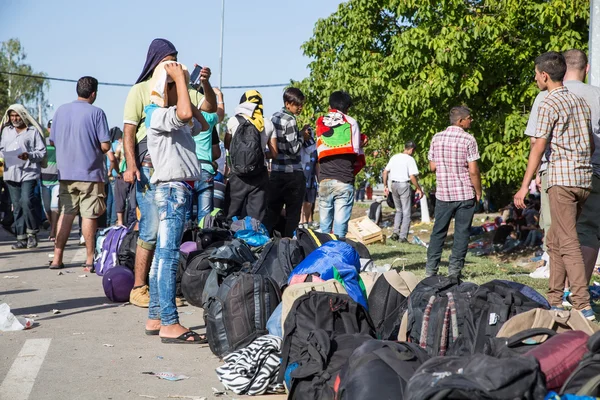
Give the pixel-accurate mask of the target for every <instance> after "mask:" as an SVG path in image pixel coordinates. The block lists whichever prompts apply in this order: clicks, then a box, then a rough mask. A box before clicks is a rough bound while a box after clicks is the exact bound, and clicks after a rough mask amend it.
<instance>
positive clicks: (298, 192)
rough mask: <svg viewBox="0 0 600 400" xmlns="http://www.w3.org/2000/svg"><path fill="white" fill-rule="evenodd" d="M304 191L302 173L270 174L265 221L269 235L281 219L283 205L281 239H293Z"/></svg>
mask: <svg viewBox="0 0 600 400" xmlns="http://www.w3.org/2000/svg"><path fill="white" fill-rule="evenodd" d="M305 191H306V178H305V177H304V172H302V171H294V172H292V173H289V172H271V176H270V177H269V191H268V202H267V219H266V222H265V227H266V228H267V230H268V231H269V234H272V233H273V228H274V227H275V226H276V225H277V222H278V221H279V218H280V217H281V210H282V209H283V206H284V205H285V228H284V231H283V232H280V233H281V236H283V237H289V238H291V237H293V236H294V231H295V230H296V228H297V227H298V222H300V214H301V213H302V202H303V201H304V192H305Z"/></svg>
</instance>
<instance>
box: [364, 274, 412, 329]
mask: <svg viewBox="0 0 600 400" xmlns="http://www.w3.org/2000/svg"><path fill="white" fill-rule="evenodd" d="M368 304H369V314H370V315H371V318H372V319H373V324H374V325H375V332H376V334H377V338H378V339H382V340H396V339H397V338H398V331H399V330H400V320H401V319H402V316H403V315H404V313H405V312H406V309H407V307H408V298H407V297H405V296H404V295H403V294H402V293H400V292H399V291H398V290H396V289H395V288H394V287H393V286H392V285H390V283H389V282H388V280H387V279H386V277H385V276H384V275H380V276H379V278H377V280H376V281H375V284H374V285H373V288H372V289H371V292H370V293H369V298H368Z"/></svg>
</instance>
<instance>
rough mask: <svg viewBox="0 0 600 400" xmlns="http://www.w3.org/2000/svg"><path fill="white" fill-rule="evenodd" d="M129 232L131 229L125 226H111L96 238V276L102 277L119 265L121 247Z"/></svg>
mask: <svg viewBox="0 0 600 400" xmlns="http://www.w3.org/2000/svg"><path fill="white" fill-rule="evenodd" d="M129 231H130V228H127V227H125V226H111V227H110V228H106V229H104V230H102V231H100V233H99V234H98V237H97V238H96V257H95V258H94V268H95V269H96V274H98V275H100V276H102V275H104V274H105V273H106V271H108V270H109V269H111V268H113V267H114V266H116V265H118V254H119V247H121V242H122V241H123V238H125V235H127V234H128V233H129Z"/></svg>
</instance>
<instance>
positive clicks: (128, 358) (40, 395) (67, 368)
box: [0, 228, 240, 400]
mask: <svg viewBox="0 0 600 400" xmlns="http://www.w3.org/2000/svg"><path fill="white" fill-rule="evenodd" d="M45 238H46V236H45V234H44V235H42V236H41V239H42V240H41V241H40V247H38V248H37V249H34V250H33V251H13V250H11V249H10V246H11V244H12V242H13V237H12V236H11V235H9V234H8V233H7V232H6V231H4V230H3V229H1V228H0V304H1V303H7V304H8V305H9V306H10V307H11V311H12V312H13V313H14V314H15V315H27V314H35V315H37V317H34V319H35V322H36V325H35V326H34V327H33V328H32V329H30V330H26V331H19V332H0V382H1V383H0V399H1V400H5V399H6V400H9V399H10V400H25V399H33V400H44V399H61V400H67V399H143V398H156V399H165V398H189V399H194V398H196V399H200V398H202V397H206V398H207V399H213V398H217V397H215V396H214V395H213V390H212V388H213V387H214V388H217V389H222V386H221V385H220V383H219V382H218V380H217V377H216V374H215V372H214V369H215V368H216V367H218V366H219V365H220V362H219V360H218V359H217V358H216V357H215V356H213V355H212V353H211V352H210V349H208V347H202V348H201V347H199V346H198V345H170V344H162V343H160V340H159V339H158V338H157V337H149V336H145V335H144V320H145V317H146V310H145V309H141V308H137V307H135V306H132V305H126V306H120V305H119V304H111V303H110V302H109V301H108V299H106V297H105V296H104V292H103V290H102V281H101V278H100V277H98V276H96V275H95V274H89V273H88V274H87V277H81V275H84V272H83V271H82V269H81V267H80V265H81V262H82V261H84V259H85V250H84V249H83V248H81V247H79V246H77V241H76V240H75V237H74V236H73V240H72V241H71V242H70V245H69V247H68V250H67V252H66V257H65V261H68V264H67V268H66V269H64V270H62V272H63V275H58V274H57V271H53V270H49V269H48V268H47V265H48V261H49V260H50V259H49V257H48V255H49V254H50V253H52V249H53V246H52V244H51V243H49V242H48V241H44V239H45ZM14 277H16V278H14ZM54 309H57V310H59V311H60V314H53V312H52V310H54ZM179 311H180V317H181V321H182V323H183V324H184V325H186V326H191V327H192V328H193V329H195V330H197V331H198V332H204V323H203V319H202V310H201V309H198V308H194V307H191V306H188V307H183V308H180V309H179ZM146 371H154V372H161V371H169V372H175V373H178V374H184V375H187V376H189V377H190V378H189V379H187V380H183V381H178V382H170V381H165V380H160V379H158V378H156V377H153V376H149V375H143V374H142V372H146ZM239 397H240V396H235V395H233V394H232V393H228V394H226V395H223V396H220V397H218V398H222V399H231V398H239Z"/></svg>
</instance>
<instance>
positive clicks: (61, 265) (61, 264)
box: [48, 261, 65, 269]
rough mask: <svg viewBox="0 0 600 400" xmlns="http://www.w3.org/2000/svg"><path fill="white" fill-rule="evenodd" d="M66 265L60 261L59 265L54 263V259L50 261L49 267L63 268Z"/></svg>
mask: <svg viewBox="0 0 600 400" xmlns="http://www.w3.org/2000/svg"><path fill="white" fill-rule="evenodd" d="M64 267H65V264H63V263H60V264H59V265H52V261H48V268H49V269H63V268H64Z"/></svg>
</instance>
